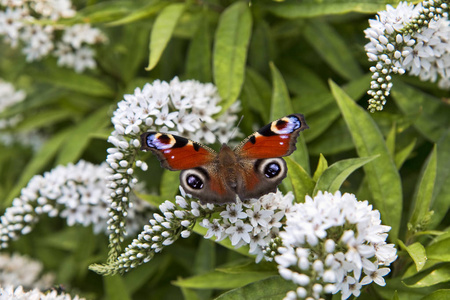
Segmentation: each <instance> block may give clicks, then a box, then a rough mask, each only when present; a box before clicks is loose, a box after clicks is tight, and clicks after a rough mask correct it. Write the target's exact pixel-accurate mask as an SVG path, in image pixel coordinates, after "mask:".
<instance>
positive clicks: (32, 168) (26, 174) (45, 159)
mask: <svg viewBox="0 0 450 300" xmlns="http://www.w3.org/2000/svg"><path fill="white" fill-rule="evenodd" d="M69 133H70V130H64V131H62V132H60V133H58V134H56V135H54V136H53V137H52V138H50V139H49V140H47V142H46V143H45V144H44V145H43V146H42V147H41V149H40V150H39V151H38V152H37V153H36V154H35V155H34V157H33V159H32V160H31V161H30V162H29V163H28V164H27V166H26V167H25V169H24V170H23V171H22V174H21V176H20V178H19V180H18V181H17V184H16V185H15V186H14V188H13V189H12V190H11V192H10V193H9V194H8V197H7V198H6V199H7V200H6V201H5V202H4V203H2V204H3V205H4V206H5V207H7V206H9V205H10V204H11V202H12V200H13V198H14V197H16V196H18V195H19V193H20V190H21V189H22V188H23V187H25V185H27V183H28V181H30V179H31V178H32V177H33V176H34V175H36V174H40V173H41V172H42V169H43V168H44V167H45V166H46V165H47V164H48V163H49V162H50V160H51V159H52V158H53V157H54V156H55V155H56V152H57V151H58V150H59V148H60V147H61V145H62V144H63V142H64V141H65V140H66V138H67V136H68V134H69Z"/></svg>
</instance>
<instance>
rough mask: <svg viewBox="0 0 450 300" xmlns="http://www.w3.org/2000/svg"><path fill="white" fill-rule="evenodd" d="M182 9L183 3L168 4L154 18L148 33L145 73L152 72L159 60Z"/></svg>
mask: <svg viewBox="0 0 450 300" xmlns="http://www.w3.org/2000/svg"><path fill="white" fill-rule="evenodd" d="M184 8H185V4H183V3H174V4H170V5H168V6H166V7H165V8H164V9H163V10H161V12H160V13H159V15H158V16H157V17H156V20H155V23H154V24H153V28H152V32H151V33H150V57H149V62H148V66H147V67H146V68H145V69H146V70H147V71H150V70H152V69H153V68H154V67H155V66H156V64H157V63H158V61H159V59H160V58H161V55H162V53H163V51H164V49H165V48H166V46H167V44H168V43H169V41H170V38H171V37H172V34H173V31H174V29H175V26H176V25H177V22H178V19H179V18H180V16H181V14H182V13H183V11H184Z"/></svg>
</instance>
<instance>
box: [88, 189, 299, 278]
mask: <svg viewBox="0 0 450 300" xmlns="http://www.w3.org/2000/svg"><path fill="white" fill-rule="evenodd" d="M180 191H181V196H176V198H175V203H173V202H170V201H165V202H164V203H163V204H161V205H160V206H159V209H160V210H161V213H162V215H161V214H157V213H155V214H153V217H154V218H153V219H151V220H150V225H146V226H145V227H144V230H143V231H142V232H141V233H140V234H139V236H138V237H137V238H136V239H134V240H133V241H132V243H131V244H130V245H129V246H128V247H126V249H125V251H124V252H123V253H122V254H121V255H120V256H119V257H118V258H117V259H115V260H114V261H110V262H109V264H107V265H92V266H91V267H90V268H91V269H92V270H94V271H95V272H98V273H100V274H103V275H111V274H115V273H118V272H119V273H124V272H128V271H129V270H130V269H132V268H135V267H137V266H139V265H141V264H143V263H146V262H148V261H149V260H151V259H152V258H153V256H154V255H155V254H156V253H158V252H161V251H162V249H163V248H164V247H165V246H168V245H171V244H172V243H173V242H174V241H175V240H177V239H178V238H179V237H180V236H181V237H182V238H187V237H189V236H190V234H191V232H192V229H193V227H194V225H195V223H196V222H197V221H199V223H200V225H201V226H202V227H205V228H207V229H208V231H207V233H206V235H205V238H211V237H213V236H215V237H216V241H221V240H223V239H225V238H228V239H230V241H231V243H232V245H233V246H235V247H236V248H239V247H241V246H244V245H249V246H250V253H251V254H255V255H257V261H260V260H261V259H262V258H263V248H264V247H265V246H266V245H267V244H268V243H269V242H270V240H271V238H273V237H274V236H276V235H277V234H278V232H279V230H280V228H281V227H282V220H283V219H284V216H285V214H286V212H288V211H289V209H290V208H291V207H292V201H293V199H294V196H293V194H292V193H288V194H287V195H286V196H283V194H282V193H281V192H280V191H277V192H276V193H269V194H267V195H264V196H262V197H261V198H259V199H251V200H249V201H248V202H245V203H242V202H239V203H232V204H227V205H225V206H220V205H214V204H211V203H208V204H206V205H203V204H201V203H200V202H199V201H197V200H192V199H190V198H191V196H190V195H189V194H186V193H185V192H184V190H183V189H182V188H181V187H180ZM213 214H214V215H216V214H218V215H220V216H221V218H220V219H216V218H215V219H212V221H211V216H212V215H213Z"/></svg>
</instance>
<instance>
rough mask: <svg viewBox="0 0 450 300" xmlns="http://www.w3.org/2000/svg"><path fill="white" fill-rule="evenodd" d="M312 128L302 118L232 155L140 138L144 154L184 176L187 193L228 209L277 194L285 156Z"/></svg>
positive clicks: (274, 127)
mask: <svg viewBox="0 0 450 300" xmlns="http://www.w3.org/2000/svg"><path fill="white" fill-rule="evenodd" d="M307 128H309V127H308V125H306V122H305V119H304V117H303V115H301V114H292V115H289V116H286V117H283V118H281V119H278V120H276V121H273V122H272V123H270V124H267V125H266V126H264V127H262V128H261V129H260V130H258V131H257V132H255V133H253V134H252V135H250V136H249V137H247V138H246V139H245V140H243V141H242V142H241V143H240V144H239V145H238V146H237V147H235V148H234V149H231V148H230V147H228V146H227V145H226V144H223V145H222V147H221V148H220V151H219V152H218V153H217V152H216V151H214V150H212V149H211V148H209V147H207V146H204V145H201V144H199V143H197V142H194V141H191V140H188V139H186V138H183V137H180V136H176V135H172V134H168V133H159V132H146V133H144V134H142V135H141V150H150V151H151V152H152V153H153V154H155V155H156V157H157V158H158V159H159V161H160V162H161V166H162V167H163V168H166V169H168V170H172V171H176V170H182V172H181V173H180V182H181V186H182V187H183V189H184V190H185V191H186V192H187V193H189V194H191V195H192V196H194V197H196V198H198V199H200V201H201V202H202V203H216V204H225V203H230V202H236V196H239V198H240V199H241V200H245V199H249V198H259V197H260V196H262V195H264V194H267V193H270V192H274V191H275V190H276V188H277V186H278V185H279V184H280V183H281V181H282V180H283V179H284V178H285V177H286V173H287V167H286V162H285V161H284V160H283V159H282V158H281V157H282V156H288V155H290V154H291V153H292V152H293V151H294V150H295V149H296V146H295V143H296V142H297V137H298V135H299V134H300V131H302V130H305V129H307Z"/></svg>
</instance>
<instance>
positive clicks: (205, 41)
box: [186, 13, 211, 82]
mask: <svg viewBox="0 0 450 300" xmlns="http://www.w3.org/2000/svg"><path fill="white" fill-rule="evenodd" d="M186 77H187V78H190V79H197V80H199V81H200V82H211V37H210V34H209V22H208V19H207V15H206V14H205V13H203V14H202V18H200V24H199V25H198V29H197V32H196V33H195V35H194V37H193V38H192V41H191V44H190V46H189V51H188V56H187V61H186Z"/></svg>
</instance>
